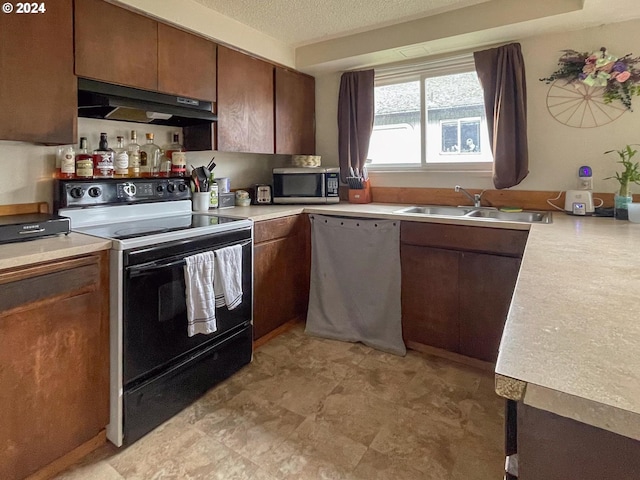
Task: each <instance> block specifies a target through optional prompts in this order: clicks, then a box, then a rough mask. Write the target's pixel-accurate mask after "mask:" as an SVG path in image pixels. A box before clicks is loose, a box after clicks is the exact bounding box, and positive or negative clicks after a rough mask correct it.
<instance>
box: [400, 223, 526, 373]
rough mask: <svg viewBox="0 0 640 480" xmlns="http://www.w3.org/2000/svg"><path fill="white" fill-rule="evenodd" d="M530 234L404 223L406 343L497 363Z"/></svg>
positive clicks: (404, 326) (403, 287)
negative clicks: (503, 332) (505, 323)
mask: <svg viewBox="0 0 640 480" xmlns="http://www.w3.org/2000/svg"><path fill="white" fill-rule="evenodd" d="M526 238H527V232H525V231H513V230H499V229H493V228H482V227H467V226H457V225H440V224H428V223H419V222H402V227H401V247H400V259H401V263H402V329H403V336H404V339H405V340H406V341H408V342H414V343H418V344H422V345H427V346H430V347H436V348H440V349H444V350H447V351H450V352H454V353H458V354H461V355H465V356H468V357H472V358H475V359H478V360H483V361H486V362H495V361H496V359H497V355H498V347H499V345H500V338H501V337H502V330H503V328H504V322H505V320H506V317H507V312H508V310H509V304H510V303H511V297H512V295H513V290H514V287H515V283H516V280H517V278H518V272H519V270H520V261H521V257H522V253H523V251H524V245H525V242H526Z"/></svg>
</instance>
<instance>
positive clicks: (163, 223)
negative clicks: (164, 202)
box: [75, 213, 241, 240]
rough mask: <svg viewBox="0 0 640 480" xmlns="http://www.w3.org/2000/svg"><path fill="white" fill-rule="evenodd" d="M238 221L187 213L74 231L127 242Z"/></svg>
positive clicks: (210, 227)
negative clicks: (133, 239)
mask: <svg viewBox="0 0 640 480" xmlns="http://www.w3.org/2000/svg"><path fill="white" fill-rule="evenodd" d="M240 220H241V219H239V218H231V217H222V216H213V215H207V214H198V213H193V214H191V213H189V214H185V215H174V216H170V217H160V218H152V219H147V220H135V221H129V222H120V223H108V224H104V225H95V226H91V227H82V228H78V229H75V230H76V231H79V232H82V233H86V234H88V235H94V236H96V237H102V238H110V239H112V240H127V239H132V238H140V237H146V236H150V235H159V234H163V233H168V232H177V231H183V230H193V229H197V228H208V229H212V228H213V229H215V226H216V225H223V224H226V223H232V222H237V221H240Z"/></svg>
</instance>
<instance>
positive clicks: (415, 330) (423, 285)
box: [400, 245, 459, 352]
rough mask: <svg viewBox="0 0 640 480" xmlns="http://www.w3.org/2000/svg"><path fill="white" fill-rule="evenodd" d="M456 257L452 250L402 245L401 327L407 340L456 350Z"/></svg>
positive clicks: (457, 260)
mask: <svg viewBox="0 0 640 480" xmlns="http://www.w3.org/2000/svg"><path fill="white" fill-rule="evenodd" d="M458 257H459V253H458V252H455V251H450V250H443V249H439V248H430V247H419V246H414V245H402V247H401V254H400V261H401V264H402V318H403V325H402V328H403V334H404V337H405V338H406V339H408V340H411V341H413V342H418V343H422V344H424V345H430V346H432V347H437V348H443V349H445V350H449V351H452V352H457V351H458V343H459V340H458V337H459V321H458V263H459V258H458Z"/></svg>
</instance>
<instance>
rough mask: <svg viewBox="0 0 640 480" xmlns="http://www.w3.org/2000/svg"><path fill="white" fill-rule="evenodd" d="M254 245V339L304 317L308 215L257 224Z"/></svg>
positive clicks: (308, 246) (306, 290) (307, 257)
mask: <svg viewBox="0 0 640 480" xmlns="http://www.w3.org/2000/svg"><path fill="white" fill-rule="evenodd" d="M254 233H255V234H254V237H255V240H254V241H255V244H254V274H253V275H254V277H253V278H254V303H253V336H254V339H258V338H260V337H262V336H263V335H266V334H267V333H269V332H271V331H272V330H274V329H276V328H277V327H279V326H280V325H283V324H284V323H286V322H288V321H290V320H293V319H296V318H301V317H304V316H305V315H306V313H307V306H308V304H309V272H310V264H311V249H310V226H309V219H308V216H307V215H293V216H288V217H283V218H277V219H274V220H265V221H262V222H257V223H256V225H255V232H254Z"/></svg>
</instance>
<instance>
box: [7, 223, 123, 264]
mask: <svg viewBox="0 0 640 480" xmlns="http://www.w3.org/2000/svg"><path fill="white" fill-rule="evenodd" d="M110 248H111V240H105V239H103V238H97V237H92V236H90V235H83V234H81V233H74V232H71V233H70V234H69V235H57V236H54V237H47V238H41V239H36V240H29V241H27V242H16V243H7V244H5V245H0V270H4V269H6V268H15V267H24V266H27V265H32V264H35V263H41V262H48V261H51V260H59V259H62V258H69V257H75V256H77V255H85V254H87V253H93V252H98V251H100V250H108V249H110Z"/></svg>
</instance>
